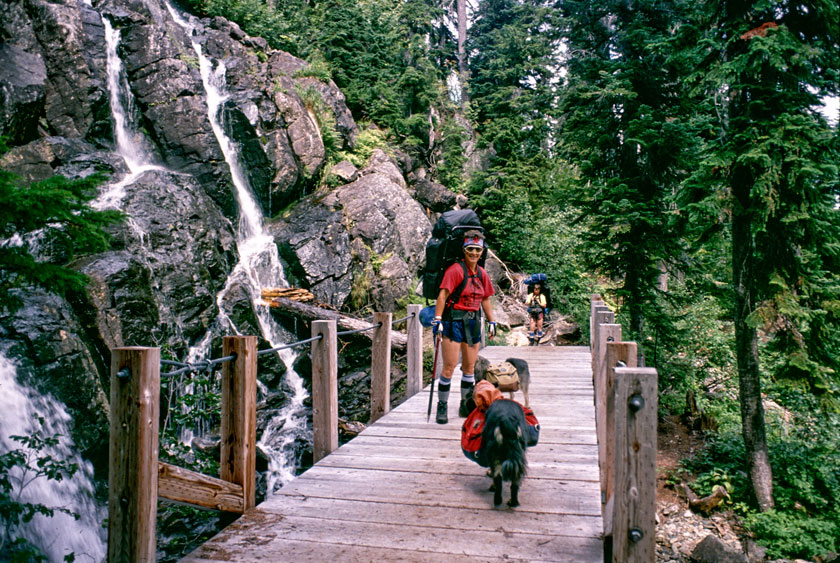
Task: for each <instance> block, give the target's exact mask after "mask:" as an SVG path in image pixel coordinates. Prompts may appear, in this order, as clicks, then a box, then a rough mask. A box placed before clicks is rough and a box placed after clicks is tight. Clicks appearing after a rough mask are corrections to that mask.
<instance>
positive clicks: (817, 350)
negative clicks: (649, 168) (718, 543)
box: [692, 0, 840, 510]
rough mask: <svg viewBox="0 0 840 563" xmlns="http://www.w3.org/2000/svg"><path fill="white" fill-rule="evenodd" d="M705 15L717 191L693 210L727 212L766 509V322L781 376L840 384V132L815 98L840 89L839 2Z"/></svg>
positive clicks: (714, 7) (702, 40)
mask: <svg viewBox="0 0 840 563" xmlns="http://www.w3.org/2000/svg"><path fill="white" fill-rule="evenodd" d="M695 24H696V28H697V29H698V30H700V34H699V35H698V36H697V38H696V40H694V41H692V44H693V49H694V50H695V52H696V53H697V59H696V60H697V71H698V75H697V76H698V80H699V81H700V83H701V84H702V85H703V86H704V87H705V88H706V90H705V91H706V93H707V95H708V97H709V99H712V100H714V112H713V113H712V114H711V119H710V128H709V129H708V130H709V132H711V133H713V134H712V135H709V142H708V145H707V148H706V151H705V154H704V166H703V167H702V168H700V169H699V170H698V175H699V176H702V178H701V179H699V180H698V181H697V182H696V185H705V186H706V193H705V194H704V195H705V198H704V199H703V200H702V202H700V203H699V204H698V205H697V206H696V207H695V208H694V210H695V212H697V215H698V216H700V215H701V214H703V213H708V212H709V209H715V208H717V209H718V210H719V213H718V215H719V216H722V217H728V218H729V226H730V228H731V270H732V277H733V290H734V291H733V303H734V329H735V351H736V358H737V364H738V379H739V389H740V405H741V422H742V435H743V439H744V444H745V446H746V458H747V459H746V462H747V463H746V464H747V467H748V472H749V476H750V480H751V484H752V488H753V492H754V494H755V498H756V501H757V503H758V506H759V507H760V508H761V509H762V510H767V509H769V508H772V507H773V505H774V498H773V479H772V470H771V465H770V457H769V450H768V445H767V437H766V429H765V421H764V409H763V404H762V398H761V364H760V361H759V360H760V356H759V344H760V340H759V330H761V332H762V333H764V334H766V335H767V337H768V338H770V339H771V342H770V346H771V347H776V348H777V349H778V350H782V351H783V353H784V355H785V360H784V361H783V362H781V364H780V368H779V369H778V372H777V373H776V374H775V375H777V376H783V377H788V378H796V379H799V380H800V381H807V382H808V383H809V384H810V385H811V386H812V388H814V389H819V390H821V391H822V392H823V393H830V392H836V390H837V387H838V385H837V383H838V382H837V379H836V373H837V368H838V361H837V357H836V349H837V348H836V343H837V329H836V328H835V327H836V326H837V312H838V308H837V305H836V303H837V301H838V296H840V293H838V287H837V279H836V272H837V271H838V270H837V266H838V246H837V245H838V240H840V231H838V210H837V186H838V174H837V168H836V166H835V164H834V163H836V162H837V158H838V155H837V147H836V133H832V131H831V130H830V128H829V127H828V126H827V124H826V123H825V120H824V119H823V118H822V117H821V116H820V115H819V113H818V112H817V111H816V110H815V108H816V107H818V106H819V98H820V97H821V96H823V95H826V94H831V93H833V94H836V93H837V68H840V65H839V64H838V63H840V61H839V60H838V50H837V48H836V45H837V42H838V39H840V36H839V34H840V8H838V6H837V4H836V3H834V2H830V1H821V0H817V1H806V2H788V1H776V2H767V1H753V2H749V1H748V2H743V1H738V2H732V1H727V2H723V3H720V4H717V3H713V4H710V5H709V6H707V9H706V10H705V11H704V12H703V13H702V14H701V15H700V17H699V18H698V20H697V21H696V22H695ZM832 272H833V273H832ZM832 345H833V346H835V348H834V352H830V351H829V350H828V349H826V348H825V347H826V346H832Z"/></svg>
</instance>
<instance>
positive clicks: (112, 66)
mask: <svg viewBox="0 0 840 563" xmlns="http://www.w3.org/2000/svg"><path fill="white" fill-rule="evenodd" d="M102 23H103V24H104V25H105V43H106V52H107V55H108V58H107V71H108V92H109V94H110V97H109V100H110V105H111V115H112V116H113V118H114V137H115V138H116V141H117V147H116V148H117V154H119V155H120V156H121V157H122V158H123V160H124V161H125V164H126V166H128V170H129V173H128V174H126V175H125V177H123V178H122V179H121V180H119V181H117V182H114V183H112V184H109V185H108V186H107V187H106V189H105V191H104V192H103V193H102V194H100V195H99V197H98V198H96V200H94V201H93V202H92V206H93V207H94V208H96V209H107V208H115V209H117V208H119V205H120V203H121V202H122V200H123V198H124V197H125V195H126V192H125V189H126V187H128V186H130V185H132V184H133V183H134V182H135V180H137V178H138V177H139V176H140V175H141V174H143V172H146V171H148V170H163V168H162V167H161V166H157V165H155V164H153V163H152V162H151V159H150V158H149V151H148V150H146V148H145V144H146V140H145V139H144V137H143V135H142V134H141V133H140V132H139V131H137V129H136V128H135V127H134V124H133V123H132V122H131V120H130V119H129V118H128V116H129V115H131V113H132V110H133V108H134V96H133V95H132V93H131V89H130V88H129V87H128V80H127V79H126V77H125V73H124V72H123V68H122V61H121V60H120V57H119V55H118V53H117V47H118V46H119V44H120V32H119V30H116V29H114V28H113V26H112V25H111V22H110V21H109V20H108V18H106V17H104V16H102Z"/></svg>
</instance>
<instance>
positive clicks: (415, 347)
mask: <svg viewBox="0 0 840 563" xmlns="http://www.w3.org/2000/svg"><path fill="white" fill-rule="evenodd" d="M422 308H423V307H422V306H421V305H409V306H408V307H407V311H406V312H407V313H408V320H407V321H406V323H407V326H406V336H407V342H406V360H405V363H406V374H405V398H406V399H408V398H409V397H412V396H414V395H416V394H417V393H419V392H420V389H422V388H423V325H421V324H420V310H421V309H422Z"/></svg>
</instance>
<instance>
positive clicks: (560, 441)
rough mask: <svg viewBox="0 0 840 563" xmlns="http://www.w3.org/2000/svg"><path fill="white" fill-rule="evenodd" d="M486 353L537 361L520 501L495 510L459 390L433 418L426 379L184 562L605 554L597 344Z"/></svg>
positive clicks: (598, 557) (582, 557) (577, 558)
mask: <svg viewBox="0 0 840 563" xmlns="http://www.w3.org/2000/svg"><path fill="white" fill-rule="evenodd" d="M482 354H483V355H484V356H486V357H487V358H488V359H490V360H491V361H503V360H504V359H505V358H508V357H512V356H513V357H517V358H522V359H524V360H527V361H528V363H529V366H530V369H531V375H532V383H531V388H530V397H531V406H532V408H533V409H534V412H535V413H536V414H537V417H538V418H539V420H540V424H541V431H540V442H539V444H538V445H537V446H536V447H534V448H531V449H529V450H528V463H529V468H528V477H527V478H526V479H525V481H524V482H523V485H522V490H521V491H520V503H521V506H519V507H518V508H516V509H507V508H505V509H494V507H493V493H492V492H489V491H488V486H489V483H490V479H489V478H487V477H486V476H485V474H484V471H485V470H484V469H483V468H481V467H479V466H478V465H477V464H475V463H473V462H471V461H469V460H468V459H466V458H465V457H464V455H463V454H462V453H461V446H460V436H461V423H462V422H463V419H461V418H458V416H457V412H456V411H457V408H458V402H457V400H453V401H450V408H449V410H450V412H449V424H446V425H439V424H436V423H435V422H434V416H433V417H432V420H431V422H426V410H427V405H428V390H427V392H426V393H418V394H416V395H414V396H413V397H412V398H410V399H409V400H407V401H406V402H405V403H403V404H402V405H400V406H398V407H397V408H395V409H394V410H392V411H391V412H390V413H388V414H386V415H385V416H383V417H382V418H380V419H379V420H377V421H376V423H375V424H373V425H372V426H370V427H368V428H367V429H366V430H365V431H363V432H362V433H361V434H360V435H359V436H357V437H356V438H354V439H353V440H351V441H350V442H349V443H347V444H345V445H343V446H341V447H340V448H338V449H337V450H335V451H334V452H333V453H331V454H330V455H328V456H327V457H325V458H324V459H322V460H321V461H319V462H318V463H317V464H315V465H314V466H313V467H312V468H311V469H308V470H307V471H306V472H305V473H303V474H302V475H300V476H299V477H297V478H296V479H294V480H293V481H291V482H290V483H288V484H286V485H285V486H284V487H283V488H282V489H280V491H279V492H278V494H276V495H274V496H272V497H270V498H268V499H266V501H265V502H263V503H262V504H260V505H259V506H257V507H256V508H255V509H253V510H251V511H249V512H247V513H246V514H245V515H243V516H242V518H240V519H239V520H237V521H236V522H235V523H234V524H232V525H231V526H228V527H227V528H226V529H225V530H223V531H222V532H221V533H220V534H218V535H217V536H216V537H215V538H213V539H212V540H211V541H209V542H208V543H206V544H204V545H203V546H201V547H200V548H199V549H197V550H196V551H195V552H193V553H192V554H191V555H190V556H188V557H186V558H185V559H182V561H184V562H193V563H197V562H209V561H220V560H221V561H258V560H264V561H319V562H321V561H452V562H457V561H501V560H521V561H574V562H584V561H593V562H595V561H598V562H600V561H603V541H602V521H601V501H600V486H599V476H598V444H597V440H596V435H595V409H594V405H593V401H592V397H593V390H592V369H591V366H590V354H589V349H588V348H585V347H569V348H565V347H563V348H558V347H527V348H522V347H520V348H508V347H488V348H485V349H484V350H483V351H482ZM454 381H458V376H457V375H456V378H455V379H454ZM457 393H458V391H457V386H453V395H452V397H453V399H455V398H456V397H457ZM518 399H519V400H522V396H521V394H520V395H519V396H518ZM505 489H506V490H505V499H507V498H508V494H509V491H508V490H507V486H506V487H505ZM501 506H502V507H505V506H506V505H501Z"/></svg>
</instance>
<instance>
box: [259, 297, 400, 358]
mask: <svg viewBox="0 0 840 563" xmlns="http://www.w3.org/2000/svg"><path fill="white" fill-rule="evenodd" d="M265 304H266V305H268V306H269V307H270V308H271V310H272V312H273V313H278V314H281V315H287V316H290V317H294V318H299V319H300V318H302V319H306V320H308V321H319V320H327V321H331V320H334V321H335V323H336V325H337V326H338V328H339V331H343V330H362V329H367V328H372V327H373V325H372V324H371V323H369V322H367V321H363V320H362V319H356V318H354V317H348V316H347V315H342V314H341V313H337V312H335V311H331V310H329V309H322V308H321V307H318V306H316V305H308V304H306V303H301V302H300V301H294V300H292V299H286V298H285V297H274V298H272V299H271V300H266V301H265ZM357 334H359V335H360V336H365V337H366V338H368V339H370V340H372V339H373V330H365V331H364V332H359V333H357ZM406 342H407V338H406V335H405V334H403V333H401V332H397V331H395V330H392V331H391V347H392V348H394V349H397V350H405V347H406Z"/></svg>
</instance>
